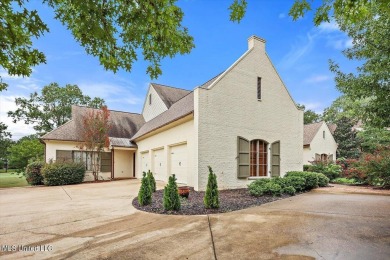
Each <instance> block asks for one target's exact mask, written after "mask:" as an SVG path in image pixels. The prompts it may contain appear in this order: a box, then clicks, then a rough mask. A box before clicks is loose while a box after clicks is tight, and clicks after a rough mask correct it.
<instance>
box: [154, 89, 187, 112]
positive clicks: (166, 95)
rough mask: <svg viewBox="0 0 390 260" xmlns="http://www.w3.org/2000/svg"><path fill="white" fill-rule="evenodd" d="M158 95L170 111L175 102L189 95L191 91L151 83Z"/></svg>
mask: <svg viewBox="0 0 390 260" xmlns="http://www.w3.org/2000/svg"><path fill="white" fill-rule="evenodd" d="M151 85H152V86H153V88H154V89H155V90H156V92H157V94H158V95H159V96H160V98H161V99H162V101H163V102H164V104H165V105H166V106H167V108H168V109H169V108H170V107H171V106H172V105H173V104H174V103H175V102H177V101H178V100H180V99H182V98H183V97H184V96H186V95H188V93H190V92H191V91H189V90H186V89H180V88H174V87H170V86H165V85H161V84H157V83H151Z"/></svg>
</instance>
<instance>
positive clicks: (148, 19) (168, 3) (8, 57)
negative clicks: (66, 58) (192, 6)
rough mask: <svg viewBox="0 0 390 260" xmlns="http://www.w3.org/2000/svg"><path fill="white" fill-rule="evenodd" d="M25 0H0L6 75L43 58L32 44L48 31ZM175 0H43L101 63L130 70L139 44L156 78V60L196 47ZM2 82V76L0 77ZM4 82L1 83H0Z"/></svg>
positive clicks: (0, 55) (0, 57) (1, 61)
mask: <svg viewBox="0 0 390 260" xmlns="http://www.w3.org/2000/svg"><path fill="white" fill-rule="evenodd" d="M26 2H28V1H24V0H16V1H10V0H3V1H1V3H0V17H2V19H0V31H1V34H0V45H1V48H0V49H1V52H0V65H1V66H2V67H3V68H4V69H5V70H6V71H7V72H8V74H10V75H20V76H30V74H31V71H32V70H31V67H33V66H35V65H38V64H40V63H45V62H46V57H45V54H44V53H42V52H41V51H39V50H38V49H33V48H32V38H36V39H37V38H39V37H41V36H42V35H44V33H46V32H48V31H49V28H48V26H47V25H46V24H45V23H44V22H43V21H42V20H41V18H40V17H39V15H38V12H37V11H36V10H28V8H27V4H26ZM175 2H176V0H159V1H155V0H149V1H138V0H135V1H127V0H104V1H99V2H96V1H94V0H73V1H71V3H70V1H64V0H46V1H44V3H45V4H47V5H48V6H50V7H51V8H53V10H54V13H55V18H56V19H57V20H59V21H61V22H62V24H63V25H65V26H66V27H67V28H68V29H69V30H70V31H71V33H72V34H73V37H74V38H75V39H76V41H78V42H79V43H80V45H81V46H83V47H84V48H85V50H86V52H87V53H88V54H90V55H93V56H96V57H98V58H99V61H100V63H101V64H102V65H103V66H104V68H105V69H107V70H111V71H114V72H116V71H118V69H124V70H125V71H129V72H130V71H131V69H132V64H133V63H134V62H135V61H136V60H137V58H138V55H139V54H138V50H139V49H141V50H142V55H143V58H144V59H145V60H146V61H148V62H149V65H148V67H147V70H146V71H147V73H148V74H149V75H150V76H151V77H152V78H157V76H159V75H160V74H161V73H162V72H161V68H160V61H161V59H163V58H165V57H171V58H172V57H173V56H175V55H176V54H179V53H180V54H186V53H189V52H190V51H191V49H192V48H194V46H195V45H194V40H193V38H192V37H191V36H190V35H189V34H188V29H187V28H186V27H183V26H182V25H181V22H182V19H183V16H184V14H183V11H182V10H181V9H180V8H179V7H178V6H176V5H175ZM0 82H1V78H0ZM5 87H6V84H5V83H2V85H1V88H3V89H4V88H5Z"/></svg>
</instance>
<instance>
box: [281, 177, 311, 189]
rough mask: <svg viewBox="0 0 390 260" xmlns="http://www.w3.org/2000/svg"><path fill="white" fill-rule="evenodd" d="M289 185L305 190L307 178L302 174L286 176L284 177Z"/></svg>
mask: <svg viewBox="0 0 390 260" xmlns="http://www.w3.org/2000/svg"><path fill="white" fill-rule="evenodd" d="M284 180H285V181H286V185H287V186H291V187H293V188H294V189H295V191H298V192H300V191H304V190H305V184H306V180H305V178H303V177H300V176H286V177H284Z"/></svg>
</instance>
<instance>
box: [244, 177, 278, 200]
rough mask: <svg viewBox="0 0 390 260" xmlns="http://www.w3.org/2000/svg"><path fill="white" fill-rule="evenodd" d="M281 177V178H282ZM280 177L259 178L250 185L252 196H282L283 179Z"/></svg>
mask: <svg viewBox="0 0 390 260" xmlns="http://www.w3.org/2000/svg"><path fill="white" fill-rule="evenodd" d="M280 179H281V178H280ZM280 179H279V178H272V179H258V180H255V181H254V182H252V183H251V184H249V185H248V189H249V193H250V194H251V195H252V196H256V197H259V196H263V195H272V196H280V195H281V194H282V186H281V185H280V184H278V182H279V183H281V182H282V181H281V180H280Z"/></svg>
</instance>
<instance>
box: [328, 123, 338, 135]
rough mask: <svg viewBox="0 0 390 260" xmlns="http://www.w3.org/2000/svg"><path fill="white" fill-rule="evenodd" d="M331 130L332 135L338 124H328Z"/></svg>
mask: <svg viewBox="0 0 390 260" xmlns="http://www.w3.org/2000/svg"><path fill="white" fill-rule="evenodd" d="M327 125H328V128H329V130H330V132H331V133H332V135H333V134H334V131H336V128H337V125H336V124H327Z"/></svg>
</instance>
